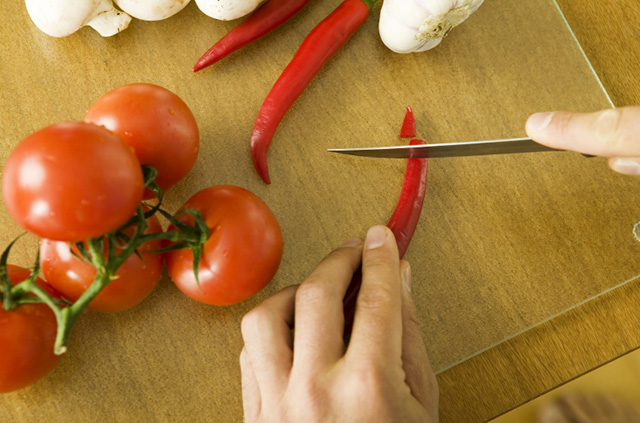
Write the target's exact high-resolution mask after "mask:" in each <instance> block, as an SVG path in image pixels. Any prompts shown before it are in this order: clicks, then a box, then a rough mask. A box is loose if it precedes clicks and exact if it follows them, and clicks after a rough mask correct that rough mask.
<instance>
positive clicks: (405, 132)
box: [400, 106, 416, 138]
mask: <svg viewBox="0 0 640 423" xmlns="http://www.w3.org/2000/svg"><path fill="white" fill-rule="evenodd" d="M415 136H416V118H415V116H414V115H413V109H411V106H407V113H406V114H405V115H404V121H403V122H402V129H400V138H413V137H415Z"/></svg>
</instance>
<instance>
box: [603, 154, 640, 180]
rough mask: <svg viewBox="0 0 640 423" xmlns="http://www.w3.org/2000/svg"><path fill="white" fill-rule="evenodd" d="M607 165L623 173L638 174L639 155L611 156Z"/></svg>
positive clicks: (639, 166) (639, 167)
mask: <svg viewBox="0 0 640 423" xmlns="http://www.w3.org/2000/svg"><path fill="white" fill-rule="evenodd" d="M609 167H610V168H611V169H612V170H615V171H616V172H618V173H622V174H624V175H633V176H638V175H640V157H612V158H610V159H609Z"/></svg>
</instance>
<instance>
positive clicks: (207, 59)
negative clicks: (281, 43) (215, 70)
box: [193, 0, 311, 72]
mask: <svg viewBox="0 0 640 423" xmlns="http://www.w3.org/2000/svg"><path fill="white" fill-rule="evenodd" d="M310 1H311V0H268V1H267V2H266V3H265V4H263V5H262V6H260V7H259V8H258V9H257V10H256V11H255V12H253V13H252V14H251V15H249V17H247V18H246V19H245V20H244V21H242V22H241V23H240V24H239V25H238V26H236V27H235V28H233V29H232V30H231V31H229V33H227V35H225V36H224V37H222V38H221V39H220V40H219V41H218V42H217V43H215V44H214V45H213V47H211V48H210V49H209V50H208V51H207V52H206V53H205V54H204V55H203V56H202V57H201V58H200V60H198V62H197V63H196V64H195V66H194V67H193V71H194V72H197V71H199V70H200V69H203V68H206V67H207V66H209V65H212V64H214V63H216V62H217V61H218V60H221V59H223V58H225V57H227V56H228V55H229V54H231V53H233V52H234V51H236V50H239V49H241V48H242V47H244V46H246V45H247V44H249V43H252V42H253V41H255V40H257V39H258V38H261V37H262V36H264V35H266V34H268V33H269V32H271V31H273V30H274V29H276V28H277V27H279V26H280V25H282V24H283V23H285V22H286V21H288V20H289V19H290V18H291V17H292V16H293V15H295V14H296V13H298V12H299V11H300V10H302V8H303V7H305V6H306V5H307V3H309V2H310Z"/></svg>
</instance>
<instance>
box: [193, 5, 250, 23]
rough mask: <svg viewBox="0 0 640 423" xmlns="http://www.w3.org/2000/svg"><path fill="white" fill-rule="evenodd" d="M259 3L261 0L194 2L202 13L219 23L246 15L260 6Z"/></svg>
mask: <svg viewBox="0 0 640 423" xmlns="http://www.w3.org/2000/svg"><path fill="white" fill-rule="evenodd" d="M260 3H262V0H196V4H197V5H198V8H200V10H201V11H202V13H204V14H205V15H207V16H210V17H212V18H214V19H218V20H221V21H230V20H232V19H238V18H241V17H243V16H245V15H248V14H249V13H251V12H253V11H254V10H255V9H256V8H257V7H258V6H260Z"/></svg>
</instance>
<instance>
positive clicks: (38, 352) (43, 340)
mask: <svg viewBox="0 0 640 423" xmlns="http://www.w3.org/2000/svg"><path fill="white" fill-rule="evenodd" d="M7 271H8V274H9V279H10V280H11V282H12V283H13V284H14V285H16V284H17V283H18V282H22V281H23V280H25V279H27V278H28V277H29V274H30V273H31V272H30V271H29V270H27V269H23V268H20V267H17V266H12V265H7ZM36 283H37V284H38V285H40V286H41V287H43V288H44V289H45V290H47V291H48V292H49V293H50V294H54V292H53V291H52V290H51V288H50V287H48V286H47V285H46V283H45V282H44V281H43V280H42V279H40V278H38V279H37V280H36ZM54 296H55V294H54ZM57 327H58V325H57V323H56V318H55V315H54V314H53V312H52V311H51V309H49V307H48V306H46V305H45V304H21V305H18V306H17V307H16V308H15V309H13V310H11V311H6V310H4V309H3V308H2V306H0V345H1V346H2V347H1V348H0V393H5V392H11V391H15V390H18V389H21V388H24V387H25V386H28V385H31V384H32V383H35V382H36V381H37V380H39V379H41V378H42V377H44V376H45V375H46V374H47V373H49V372H50V371H51V370H52V369H53V368H54V367H55V366H56V364H58V361H60V358H61V357H60V356H57V355H55V354H54V353H53V345H54V342H55V338H56V330H57Z"/></svg>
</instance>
